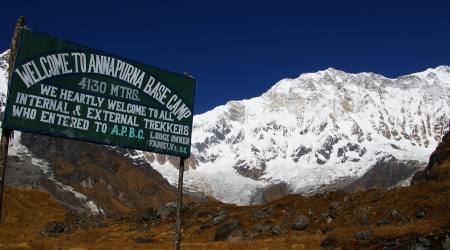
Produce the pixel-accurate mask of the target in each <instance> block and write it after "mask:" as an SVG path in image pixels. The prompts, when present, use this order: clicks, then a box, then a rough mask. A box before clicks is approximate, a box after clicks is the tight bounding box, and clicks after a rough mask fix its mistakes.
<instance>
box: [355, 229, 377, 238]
mask: <svg viewBox="0 0 450 250" xmlns="http://www.w3.org/2000/svg"><path fill="white" fill-rule="evenodd" d="M372 232H373V231H372V230H368V231H359V232H356V234H355V237H356V239H358V240H367V239H369V238H370V237H371V236H372Z"/></svg>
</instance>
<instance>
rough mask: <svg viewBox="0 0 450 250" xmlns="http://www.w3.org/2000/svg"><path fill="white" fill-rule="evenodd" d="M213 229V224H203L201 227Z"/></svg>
mask: <svg viewBox="0 0 450 250" xmlns="http://www.w3.org/2000/svg"><path fill="white" fill-rule="evenodd" d="M210 227H211V224H203V225H201V226H200V229H202V230H203V229H208V228H210Z"/></svg>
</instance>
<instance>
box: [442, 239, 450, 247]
mask: <svg viewBox="0 0 450 250" xmlns="http://www.w3.org/2000/svg"><path fill="white" fill-rule="evenodd" d="M442 249H443V250H450V238H449V237H446V238H445V239H444V240H443V241H442Z"/></svg>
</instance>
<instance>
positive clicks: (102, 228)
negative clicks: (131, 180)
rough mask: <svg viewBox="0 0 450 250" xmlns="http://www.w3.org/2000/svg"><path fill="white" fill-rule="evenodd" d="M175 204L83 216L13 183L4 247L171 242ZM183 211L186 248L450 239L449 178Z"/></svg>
mask: <svg viewBox="0 0 450 250" xmlns="http://www.w3.org/2000/svg"><path fill="white" fill-rule="evenodd" d="M173 212H174V209H173V208H170V207H168V208H167V209H166V210H165V211H158V210H156V209H150V208H149V209H147V210H146V211H138V212H135V213H131V214H126V215H124V214H120V215H108V216H107V217H105V216H88V215H86V216H82V215H79V214H76V213H74V212H70V211H67V210H66V209H65V208H63V207H61V206H60V205H59V204H57V203H56V202H55V201H53V200H52V199H51V198H50V197H49V196H48V195H47V194H46V193H43V192H41V191H37V190H34V189H17V188H8V189H7V190H6V193H5V200H4V210H3V218H2V224H1V227H0V249H171V248H173V239H174V236H175V230H174V227H175V223H174V219H173V214H174V213H173ZM183 218H184V219H183V244H182V249H278V250H279V249H321V248H324V247H327V248H330V249H355V248H362V249H382V248H386V249H405V248H408V247H411V246H416V247H433V249H434V248H438V247H442V246H444V245H443V244H447V246H450V239H449V238H448V237H449V236H450V181H448V180H446V181H441V182H429V183H425V184H421V185H416V186H412V187H404V188H397V189H393V190H389V191H382V190H368V191H359V192H357V193H345V192H341V191H337V192H325V193H323V194H320V195H316V196H313V197H307V198H305V197H302V196H299V195H289V196H286V197H284V198H282V199H280V200H277V201H275V202H272V203H270V204H267V205H264V206H246V207H240V206H236V205H228V204H222V203H218V202H207V203H189V204H186V207H185V208H184V212H183ZM417 249H419V248H417ZM421 249H422V248H421ZM425 249H426V248H425Z"/></svg>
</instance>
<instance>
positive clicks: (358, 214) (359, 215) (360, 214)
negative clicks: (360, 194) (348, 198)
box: [353, 207, 370, 225]
mask: <svg viewBox="0 0 450 250" xmlns="http://www.w3.org/2000/svg"><path fill="white" fill-rule="evenodd" d="M369 211H370V208H366V207H358V208H356V209H353V220H354V221H358V220H359V219H360V223H361V225H367V224H368V223H369Z"/></svg>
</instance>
